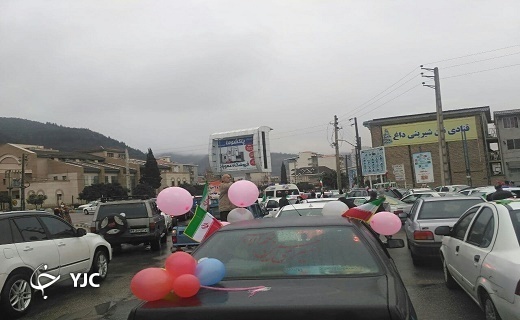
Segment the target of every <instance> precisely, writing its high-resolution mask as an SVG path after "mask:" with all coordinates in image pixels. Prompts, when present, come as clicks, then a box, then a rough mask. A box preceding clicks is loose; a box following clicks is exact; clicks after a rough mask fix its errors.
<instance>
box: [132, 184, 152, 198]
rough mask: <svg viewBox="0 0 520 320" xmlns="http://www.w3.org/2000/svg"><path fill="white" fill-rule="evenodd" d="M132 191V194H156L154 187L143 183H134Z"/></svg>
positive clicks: (150, 195)
mask: <svg viewBox="0 0 520 320" xmlns="http://www.w3.org/2000/svg"><path fill="white" fill-rule="evenodd" d="M132 193H133V195H134V196H149V197H150V198H154V197H155V196H156V195H157V194H156V192H155V189H154V188H152V186H150V185H147V184H145V183H139V184H138V185H136V186H135V188H134V190H133V192H132Z"/></svg>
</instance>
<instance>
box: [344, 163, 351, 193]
mask: <svg viewBox="0 0 520 320" xmlns="http://www.w3.org/2000/svg"><path fill="white" fill-rule="evenodd" d="M348 158H349V155H348V154H346V155H345V180H347V186H346V188H345V190H343V192H344V193H347V191H348V190H349V189H350V179H349V176H348Z"/></svg>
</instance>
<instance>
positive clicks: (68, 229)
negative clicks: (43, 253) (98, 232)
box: [39, 216, 90, 277]
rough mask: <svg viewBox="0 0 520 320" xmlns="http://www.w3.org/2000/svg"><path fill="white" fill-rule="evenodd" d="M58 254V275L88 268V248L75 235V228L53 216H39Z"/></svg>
mask: <svg viewBox="0 0 520 320" xmlns="http://www.w3.org/2000/svg"><path fill="white" fill-rule="evenodd" d="M39 219H40V220H41V222H42V224H43V225H44V226H45V228H46V229H47V231H48V233H49V235H50V237H51V239H52V240H53V241H54V243H55V244H56V247H57V248H58V253H59V256H60V275H61V276H62V277H69V276H70V275H69V274H70V273H79V272H86V271H88V270H89V269H90V249H89V246H88V244H87V242H86V240H85V239H84V238H83V237H77V236H76V230H75V229H74V228H73V227H72V226H71V225H70V224H68V223H66V222H65V221H63V220H61V219H59V218H57V217H53V216H41V217H39Z"/></svg>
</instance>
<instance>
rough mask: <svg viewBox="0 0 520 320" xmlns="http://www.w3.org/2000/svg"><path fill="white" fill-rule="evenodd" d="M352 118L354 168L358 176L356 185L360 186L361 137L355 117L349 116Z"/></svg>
mask: <svg viewBox="0 0 520 320" xmlns="http://www.w3.org/2000/svg"><path fill="white" fill-rule="evenodd" d="M352 119H353V120H354V126H355V128H356V170H357V178H358V186H359V187H361V186H362V185H363V184H364V179H363V171H362V170H361V137H360V136H359V131H358V125H357V118H356V117H354V118H350V120H352Z"/></svg>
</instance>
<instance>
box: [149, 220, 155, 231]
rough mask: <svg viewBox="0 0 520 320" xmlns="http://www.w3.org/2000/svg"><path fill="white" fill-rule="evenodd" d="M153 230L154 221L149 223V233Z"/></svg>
mask: <svg viewBox="0 0 520 320" xmlns="http://www.w3.org/2000/svg"><path fill="white" fill-rule="evenodd" d="M153 230H155V221H153V222H150V231H153Z"/></svg>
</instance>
